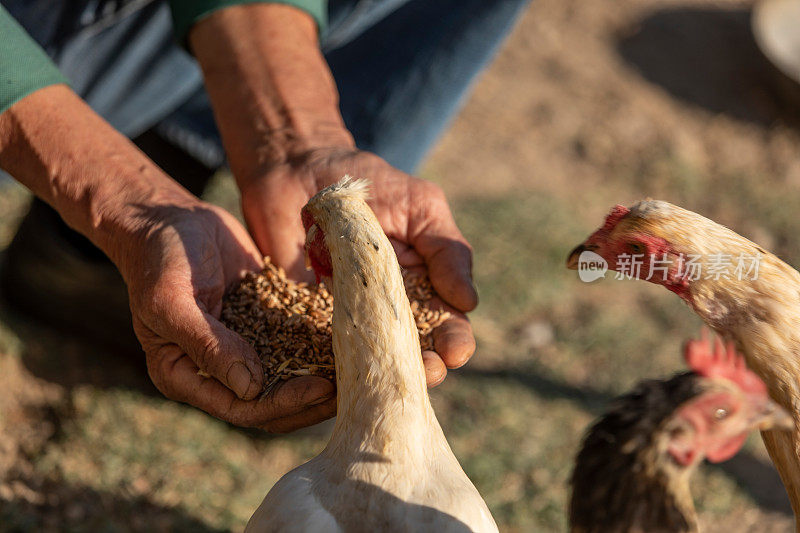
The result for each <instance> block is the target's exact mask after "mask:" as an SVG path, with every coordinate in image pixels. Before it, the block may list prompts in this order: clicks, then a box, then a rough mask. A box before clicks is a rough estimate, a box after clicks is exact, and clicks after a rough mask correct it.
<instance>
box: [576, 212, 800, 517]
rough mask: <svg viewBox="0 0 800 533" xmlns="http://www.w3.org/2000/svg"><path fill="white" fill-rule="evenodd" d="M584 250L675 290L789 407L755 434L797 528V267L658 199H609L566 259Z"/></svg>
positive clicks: (799, 365) (799, 367) (799, 317)
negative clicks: (782, 422) (612, 202)
mask: <svg viewBox="0 0 800 533" xmlns="http://www.w3.org/2000/svg"><path fill="white" fill-rule="evenodd" d="M585 251H592V252H594V253H596V254H598V255H600V256H601V257H603V258H604V259H605V260H606V261H607V262H608V265H609V268H611V269H612V270H616V271H617V272H620V273H624V274H626V275H627V276H630V277H635V278H639V279H645V280H647V281H650V282H652V283H656V284H658V285H662V286H664V287H665V288H667V289H669V290H670V291H672V292H674V293H675V294H677V295H678V296H680V297H681V298H682V299H683V300H684V301H685V302H686V303H687V304H688V305H689V306H690V307H691V308H692V309H693V310H694V311H695V312H696V313H697V314H698V315H699V316H700V317H701V318H702V319H703V321H705V323H706V324H708V325H709V326H710V327H711V328H712V329H713V330H715V331H716V332H717V333H719V334H720V335H721V336H722V337H724V338H725V339H726V340H728V341H730V342H733V343H734V345H735V346H736V348H737V349H738V351H739V352H741V353H742V354H743V355H744V358H745V360H746V362H747V365H748V366H749V367H750V368H751V369H752V370H753V371H754V372H755V373H756V374H757V375H758V376H759V377H760V378H761V380H763V381H764V383H765V384H766V386H767V388H768V390H769V394H770V396H771V397H772V398H773V399H774V400H775V401H777V402H778V403H779V404H780V405H782V406H783V407H784V408H786V409H787V410H788V411H789V412H790V413H792V416H793V417H794V421H795V428H794V430H793V431H792V432H790V433H785V432H773V431H764V432H762V436H763V438H764V444H765V445H766V447H767V450H768V451H769V454H770V457H771V458H772V461H773V463H774V464H775V466H776V468H777V469H778V472H779V473H780V475H781V479H782V480H783V484H784V486H785V487H786V489H787V492H788V493H789V499H790V500H791V502H792V508H793V509H794V514H795V522H796V524H797V530H798V531H800V519H799V517H800V272H798V271H797V270H795V269H794V268H792V267H791V266H789V265H788V264H786V263H785V262H783V261H781V260H780V259H779V258H778V257H776V256H775V255H773V254H771V253H769V252H767V251H766V250H765V249H764V248H762V247H761V246H759V245H757V244H755V243H753V242H751V241H749V240H747V239H745V238H744V237H742V236H741V235H738V234H737V233H736V232H734V231H732V230H730V229H728V228H726V227H724V226H722V225H720V224H717V223H715V222H713V221H712V220H709V219H707V218H705V217H703V216H701V215H699V214H697V213H694V212H692V211H688V210H686V209H683V208H681V207H678V206H675V205H672V204H669V203H667V202H662V201H657V200H644V201H641V202H639V203H637V204H636V205H634V206H632V207H631V208H625V207H621V206H616V207H615V208H614V209H613V210H612V212H611V215H609V216H608V217H607V219H606V221H605V223H604V224H603V226H602V227H601V228H600V229H598V230H597V231H596V232H595V233H593V234H592V235H590V236H589V238H588V239H586V241H584V242H583V243H582V244H581V245H579V246H578V247H577V248H575V249H574V250H573V251H572V253H571V254H570V257H569V259H568V261H567V265H568V266H569V267H570V268H578V266H579V265H578V263H579V258H580V256H581V254H582V253H583V252H585ZM633 259H637V261H636V268H631V266H632V265H633ZM722 267H727V268H722Z"/></svg>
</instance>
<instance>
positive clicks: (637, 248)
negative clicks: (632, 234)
mask: <svg viewBox="0 0 800 533" xmlns="http://www.w3.org/2000/svg"><path fill="white" fill-rule="evenodd" d="M628 246H630V249H631V252H633V253H635V254H643V253H644V245H642V244H640V243H638V242H631V243H628Z"/></svg>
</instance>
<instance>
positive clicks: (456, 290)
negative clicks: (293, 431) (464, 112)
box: [242, 150, 477, 385]
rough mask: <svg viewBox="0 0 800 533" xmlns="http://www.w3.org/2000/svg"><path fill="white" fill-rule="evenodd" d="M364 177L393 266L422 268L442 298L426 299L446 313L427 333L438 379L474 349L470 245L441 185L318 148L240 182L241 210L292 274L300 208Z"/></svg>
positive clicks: (362, 156) (432, 376) (432, 377)
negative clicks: (430, 336) (431, 335)
mask: <svg viewBox="0 0 800 533" xmlns="http://www.w3.org/2000/svg"><path fill="white" fill-rule="evenodd" d="M345 174H349V175H352V176H355V177H368V178H369V179H370V182H371V196H372V198H371V200H370V206H371V207H372V208H373V210H374V211H375V214H376V216H377V217H378V220H379V221H380V223H381V226H382V227H383V228H384V231H385V232H386V234H387V235H388V236H389V238H390V240H391V242H392V244H393V245H394V247H395V251H396V253H397V257H398V260H399V262H400V265H401V266H403V267H404V268H408V269H413V270H416V271H419V272H423V273H426V274H427V275H428V276H429V277H430V279H431V282H432V283H433V286H434V288H435V289H436V291H437V293H438V294H439V295H440V296H441V298H436V299H435V300H434V302H432V304H433V305H434V306H436V307H439V308H443V309H446V310H448V311H450V312H451V313H452V317H451V318H450V319H449V320H448V321H446V322H445V323H444V324H442V325H441V326H440V327H438V328H437V329H436V330H435V331H434V345H435V349H436V352H425V353H424V354H423V358H424V361H425V366H426V372H427V375H428V383H429V384H431V385H433V384H437V383H439V382H441V381H442V380H443V379H444V377H445V375H446V373H447V370H446V367H449V368H457V367H459V366H461V365H463V364H464V363H466V361H467V360H468V359H469V357H470V356H471V355H472V353H473V351H474V349H475V341H474V338H473V336H472V329H471V327H470V325H469V322H468V320H467V319H466V316H465V315H464V313H463V312H465V311H469V310H471V309H473V308H474V307H475V305H476V303H477V296H476V294H475V292H474V289H473V288H472V285H471V279H470V277H471V259H472V254H471V249H470V247H469V245H468V244H467V242H466V240H465V239H464V237H463V236H462V235H461V233H460V232H459V230H458V228H457V227H456V225H455V222H454V221H453V218H452V215H451V214H450V210H449V208H448V206H447V201H446V199H445V197H444V194H443V193H442V191H441V189H440V188H439V187H438V186H436V185H434V184H432V183H430V182H427V181H423V180H420V179H417V178H414V177H412V176H409V175H408V174H405V173H404V172H401V171H399V170H396V169H394V168H392V167H391V166H390V165H388V164H387V163H386V162H384V161H383V160H382V159H380V158H379V157H377V156H375V155H373V154H370V153H367V152H360V151H356V150H317V151H314V152H311V153H308V154H306V155H305V156H304V157H302V158H299V159H294V160H292V161H290V162H288V163H286V164H284V165H281V166H279V167H277V168H273V169H271V170H269V171H268V172H266V173H265V175H263V176H261V177H260V179H258V180H254V181H253V182H252V185H251V186H249V187H243V188H242V209H243V212H244V216H245V220H246V221H247V224H248V227H249V228H250V232H251V234H252V235H253V238H254V240H255V242H256V244H257V245H258V247H259V249H260V250H261V251H262V252H263V253H264V255H269V256H270V257H271V258H272V260H273V261H274V262H275V263H276V264H278V265H281V266H283V267H284V268H285V269H286V271H287V273H288V274H289V275H290V276H291V277H293V278H295V279H301V280H306V281H311V280H312V279H313V275H312V274H311V273H310V272H308V271H306V270H305V267H304V265H305V261H304V251H303V244H304V241H305V231H304V229H303V226H302V223H301V220H300V216H299V213H300V210H301V208H302V207H303V206H304V205H305V204H306V202H307V201H308V200H309V199H310V198H311V197H312V196H313V195H314V194H315V193H316V192H317V191H319V190H320V189H322V188H323V187H326V186H328V185H331V184H333V183H336V182H337V181H339V180H340V179H341V178H342V176H344V175H345Z"/></svg>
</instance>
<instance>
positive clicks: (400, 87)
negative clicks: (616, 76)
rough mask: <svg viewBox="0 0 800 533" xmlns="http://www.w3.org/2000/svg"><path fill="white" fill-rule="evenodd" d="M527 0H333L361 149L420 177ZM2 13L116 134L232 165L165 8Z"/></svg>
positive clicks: (329, 35)
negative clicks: (153, 134) (159, 140)
mask: <svg viewBox="0 0 800 533" xmlns="http://www.w3.org/2000/svg"><path fill="white" fill-rule="evenodd" d="M527 2H528V0H331V1H330V2H329V20H330V24H329V26H328V28H327V29H326V31H325V32H324V33H323V35H321V45H322V49H323V51H324V53H325V57H326V59H327V61H328V64H329V65H330V67H331V71H332V72H333V75H334V78H335V79H336V83H337V86H338V88H339V93H340V99H341V103H340V106H341V112H342V115H343V117H344V121H345V124H346V125H347V127H348V129H349V130H350V132H351V133H352V134H353V136H354V137H355V140H356V144H357V146H358V147H359V148H360V149H362V150H369V151H372V152H374V153H376V154H378V155H380V156H382V157H383V158H384V159H386V160H387V161H388V162H389V163H391V164H392V165H394V166H395V167H397V168H400V169H402V170H405V171H407V172H413V171H414V170H415V169H416V167H417V166H418V164H419V162H420V160H421V159H422V158H423V157H424V155H425V153H426V151H427V150H428V148H429V147H430V146H431V145H432V144H433V142H434V141H435V140H436V138H437V137H438V136H439V135H440V134H441V132H442V131H443V130H444V128H445V127H446V125H447V124H448V122H449V120H450V119H451V118H452V117H453V115H454V114H455V112H456V111H457V110H458V109H459V107H460V105H461V103H462V101H463V100H464V97H465V95H466V93H467V91H468V89H469V86H470V84H471V83H472V81H473V80H474V78H475V76H476V75H477V74H478V73H479V72H480V71H481V69H482V68H483V67H484V66H485V65H486V64H487V63H488V62H489V60H490V59H491V58H492V56H493V55H494V53H495V51H496V50H497V48H498V46H499V44H500V43H501V42H502V40H503V38H504V37H505V36H506V35H507V34H508V32H509V31H510V29H511V27H512V24H513V22H514V20H515V19H516V17H517V16H518V14H519V13H520V12H521V10H522V9H523V7H524V6H525V5H526V4H527ZM2 3H3V5H4V6H5V7H6V9H8V10H9V12H11V14H12V15H13V16H14V17H15V18H16V19H17V20H18V21H19V22H20V23H21V24H22V25H23V26H24V27H25V28H26V29H27V30H28V32H29V33H30V34H31V35H32V36H33V38H34V39H36V40H37V41H38V42H39V43H40V44H41V45H42V46H43V47H44V49H45V50H46V51H47V52H48V54H49V55H50V56H51V57H52V58H53V59H54V61H55V62H56V64H57V65H58V66H59V68H60V69H61V71H62V72H63V73H64V74H65V75H66V76H67V78H68V79H70V81H71V83H72V87H73V89H74V90H75V91H76V92H77V93H78V94H80V95H81V96H82V97H83V98H84V99H85V100H86V101H87V102H88V103H89V105H91V106H92V108H94V110H95V111H97V112H98V113H99V114H100V115H102V116H103V117H104V118H105V119H106V120H108V121H109V122H110V123H111V124H112V125H113V126H114V127H115V128H117V129H118V130H119V131H121V132H122V133H124V134H125V135H127V136H129V137H135V136H137V135H139V134H140V133H142V132H144V131H146V130H150V129H155V131H157V132H158V134H159V135H160V136H161V137H163V138H165V139H166V140H168V141H169V142H171V143H173V144H175V145H178V146H180V147H181V148H183V149H184V150H185V151H186V152H188V153H189V154H191V155H192V156H193V157H194V158H196V159H197V160H198V161H200V162H202V163H203V164H204V165H206V166H207V167H209V168H217V167H220V166H222V165H223V164H224V162H225V156H224V153H223V151H222V144H221V142H220V138H219V133H218V132H217V128H216V126H215V124H214V119H213V116H212V114H211V109H210V105H209V101H208V96H207V95H206V92H205V90H204V88H203V83H202V81H203V80H202V76H201V73H200V69H199V67H198V65H197V63H196V61H195V60H194V59H193V58H192V57H191V56H190V55H189V54H188V53H186V52H185V51H184V50H183V49H181V48H180V47H179V46H178V45H177V44H176V43H175V40H174V38H173V35H172V24H171V19H170V14H169V9H168V7H167V5H166V3H165V2H164V1H162V0H74V1H69V2H68V1H66V0H64V1H61V2H54V1H52V0H3V2H2ZM498 105H502V103H501V102H498Z"/></svg>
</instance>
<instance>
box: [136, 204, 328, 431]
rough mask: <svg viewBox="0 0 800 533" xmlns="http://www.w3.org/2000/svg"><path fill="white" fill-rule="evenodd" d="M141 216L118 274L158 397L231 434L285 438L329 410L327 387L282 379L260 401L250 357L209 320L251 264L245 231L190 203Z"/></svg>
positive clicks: (254, 359) (256, 259) (256, 368)
mask: <svg viewBox="0 0 800 533" xmlns="http://www.w3.org/2000/svg"><path fill="white" fill-rule="evenodd" d="M184 203H185V202H177V201H176V202H175V203H174V204H173V205H170V206H167V207H156V208H147V207H143V208H142V210H141V212H140V213H138V214H137V215H136V218H138V220H139V222H138V223H134V224H132V225H133V226H134V227H140V229H139V230H138V231H136V232H135V233H134V235H133V238H132V240H131V242H124V240H123V241H122V242H121V244H122V245H123V246H125V247H126V248H127V249H128V250H129V251H128V258H127V260H126V270H127V272H126V273H124V275H125V279H126V280H127V283H128V289H129V295H130V301H131V312H132V314H133V325H134V329H135V331H136V335H137V336H138V338H139V340H140V341H141V343H142V347H143V348H144V351H145V353H146V356H147V367H148V369H149V372H150V377H151V378H152V380H153V383H154V384H155V385H156V387H158V389H159V390H160V391H161V392H162V393H163V394H164V395H165V396H167V397H168V398H171V399H173V400H177V401H181V402H186V403H189V404H192V405H194V406H196V407H199V408H200V409H203V410H204V411H206V412H208V413H210V414H212V415H214V416H216V417H218V418H221V419H223V420H226V421H228V422H231V423H233V424H236V425H239V426H251V427H262V428H264V429H267V430H269V431H290V430H293V429H297V428H300V427H304V426H308V425H311V424H314V423H316V422H320V421H321V420H324V419H326V418H329V417H331V416H333V414H334V413H335V410H336V403H335V399H334V387H333V385H332V384H331V383H330V382H329V381H327V380H325V379H322V378H317V377H302V378H296V379H292V380H289V381H287V382H285V383H283V384H282V385H281V386H279V387H277V388H275V389H274V390H272V391H270V393H269V395H268V396H266V397H265V398H261V393H262V389H263V385H264V382H263V381H264V380H263V369H262V367H261V362H260V361H259V359H258V356H257V355H256V353H255V350H254V349H253V348H252V347H251V346H250V345H249V344H247V343H246V342H245V341H244V340H243V339H242V338H241V337H240V336H239V335H237V334H236V333H234V332H233V331H231V330H229V329H227V328H226V327H225V326H223V325H222V323H220V321H219V316H220V312H221V308H222V297H223V294H224V291H225V289H226V288H227V287H229V286H230V285H231V284H233V283H235V282H236V281H237V280H238V279H240V277H241V275H242V273H243V272H245V271H247V270H259V269H260V268H261V266H262V265H261V260H260V255H259V253H258V250H257V249H256V247H255V246H254V245H253V242H252V241H251V240H250V238H249V236H248V235H247V232H246V231H245V230H244V228H242V227H241V225H240V224H239V223H238V222H237V221H236V220H235V219H233V217H231V216H230V215H229V214H228V213H227V212H225V211H224V210H222V209H219V208H216V207H213V206H210V205H206V204H203V203H201V202H196V205H189V206H185V205H181V204H184Z"/></svg>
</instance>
